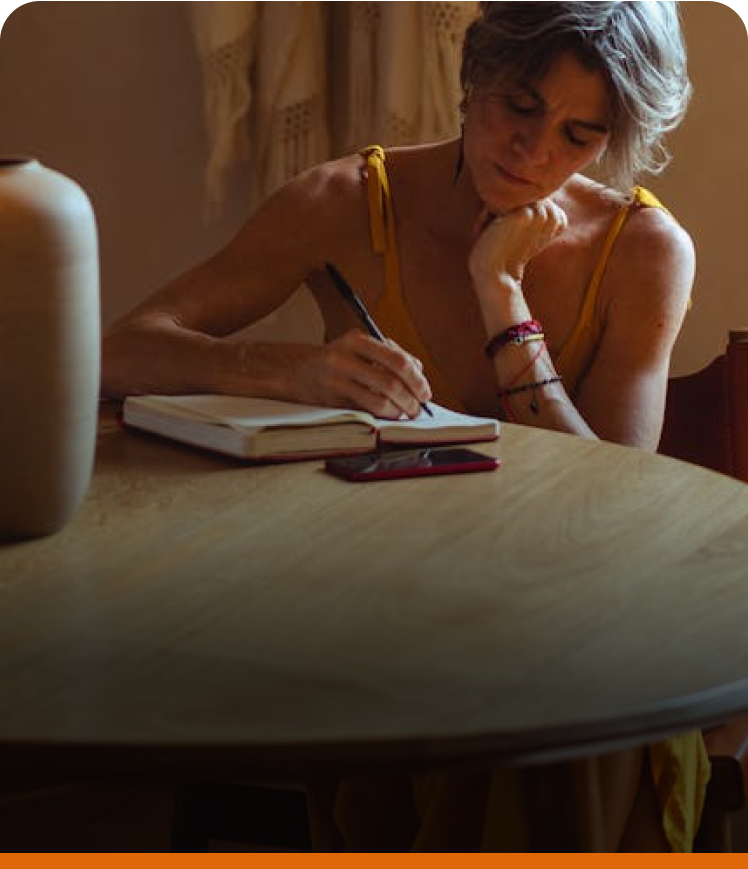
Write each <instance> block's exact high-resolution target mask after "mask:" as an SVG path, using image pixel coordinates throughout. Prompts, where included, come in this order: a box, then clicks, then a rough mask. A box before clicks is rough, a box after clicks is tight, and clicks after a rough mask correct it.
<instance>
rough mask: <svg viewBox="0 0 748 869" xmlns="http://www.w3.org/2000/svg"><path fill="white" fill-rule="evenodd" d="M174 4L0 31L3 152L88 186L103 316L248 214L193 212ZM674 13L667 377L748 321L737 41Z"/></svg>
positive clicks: (735, 26) (185, 85)
mask: <svg viewBox="0 0 748 869" xmlns="http://www.w3.org/2000/svg"><path fill="white" fill-rule="evenodd" d="M184 6H185V4H183V3H181V2H164V3H160V2H155V3H145V2H142V3H138V2H134V3H128V2H117V3H110V2H106V3H97V2H80V3H79V2H43V3H29V4H26V5H25V6H22V7H19V8H18V9H17V10H16V11H15V12H13V14H12V15H11V16H10V18H9V19H8V21H7V22H6V24H5V26H4V27H3V31H2V35H1V36H0V152H6V153H7V152H18V151H21V152H25V153H32V154H34V155H36V156H38V157H39V158H40V159H41V160H42V161H43V162H44V163H46V164H47V165H49V166H52V167H54V168H57V169H59V170H60V171H62V172H65V173H66V174H68V175H70V176H71V177H73V178H75V179H77V180H78V181H79V182H80V183H81V184H82V185H83V186H84V188H85V189H86V190H87V191H88V193H89V195H90V196H91V199H92V201H93V203H94V206H95V208H96V212H97V216H98V221H99V231H100V237H101V250H102V296H103V298H102V307H103V316H104V319H105V321H106V322H109V321H111V320H112V319H113V318H114V317H116V316H117V315H118V314H120V313H121V312H123V311H124V310H126V309H127V308H129V307H131V306H132V305H133V304H135V303H136V302H137V301H138V300H139V299H141V298H143V297H144V296H145V295H147V294H148V293H149V292H150V291H151V290H152V289H154V288H155V287H156V286H158V285H159V284H160V283H162V282H163V281H164V280H166V279H167V278H168V277H169V276H171V275H173V274H175V273H177V272H178V271H181V270H182V269H183V268H186V267H187V266H188V265H190V264H191V263H193V262H195V261H197V260H199V259H201V258H203V257H204V256H206V255H208V254H209V253H210V252H211V251H212V250H214V249H215V248H216V247H217V246H219V245H220V244H221V243H222V242H223V241H225V240H226V239H227V238H228V237H229V236H230V235H231V234H232V233H233V231H234V230H235V229H236V227H237V226H238V225H239V223H240V221H241V219H242V217H243V215H244V211H245V208H244V206H243V203H242V196H241V190H239V189H237V190H235V191H234V192H233V194H232V198H231V200H230V202H229V203H228V204H227V208H226V210H225V213H224V215H223V216H222V218H221V220H220V221H218V222H217V223H214V224H211V225H209V226H207V225H206V224H205V223H204V221H203V219H202V187H201V185H202V166H203V161H204V158H205V144H204V139H203V128H202V116H201V106H200V97H199V94H200V76H199V69H198V66H197V62H196V58H195V55H194V52H193V50H192V43H191V37H190V33H189V30H188V25H187V17H186V11H185V8H184ZM683 8H684V21H685V25H686V31H687V36H688V40H689V45H690V53H691V70H692V77H693V79H694V82H695V85H696V96H695V99H694V103H693V109H692V112H691V114H690V116H689V118H688V120H687V122H686V124H685V125H684V127H683V128H682V129H681V130H679V131H678V133H677V134H676V135H675V136H674V138H673V143H672V144H673V151H674V153H675V154H676V160H675V162H674V163H673V165H672V167H671V168H670V169H669V170H668V171H667V173H666V174H665V175H664V176H662V177H661V178H659V179H656V181H654V182H653V183H652V186H653V187H654V188H655V190H656V192H658V193H659V194H660V195H661V196H662V198H663V199H664V200H665V201H666V202H667V203H668V204H669V205H670V206H671V207H672V209H673V211H674V212H675V213H676V214H677V215H678V217H679V218H680V219H681V220H682V222H683V223H684V224H685V225H686V227H687V228H688V229H689V230H690V231H691V233H692V235H693V236H694V239H695V241H696V245H697V249H698V255H699V274H698V279H697V286H696V291H695V303H696V304H695V307H694V310H693V312H692V314H691V315H690V316H689V320H688V323H687V325H686V328H685V330H684V332H683V335H682V337H681V339H680V340H679V343H678V347H677V349H676V355H675V365H674V367H675V368H676V370H686V369H689V368H694V367H697V366H698V365H701V364H703V363H704V362H706V361H707V360H708V359H709V358H710V357H711V355H713V354H714V353H715V352H716V351H717V350H718V348H719V346H720V342H721V340H722V336H723V334H724V332H725V330H726V329H727V328H729V327H730V326H734V325H748V240H746V239H745V236H746V234H748V159H747V158H746V156H745V150H746V142H748V37H747V36H746V31H745V26H744V25H743V23H742V21H741V19H740V18H739V16H738V15H737V13H735V12H734V11H733V10H732V9H730V7H728V6H725V5H723V4H720V3H711V2H694V0H690V2H686V3H684V4H683ZM299 310H303V311H304V312H307V311H308V309H307V308H306V307H304V306H303V305H302V307H301V309H299V308H298V307H296V308H294V309H293V311H294V312H296V313H298V311H299Z"/></svg>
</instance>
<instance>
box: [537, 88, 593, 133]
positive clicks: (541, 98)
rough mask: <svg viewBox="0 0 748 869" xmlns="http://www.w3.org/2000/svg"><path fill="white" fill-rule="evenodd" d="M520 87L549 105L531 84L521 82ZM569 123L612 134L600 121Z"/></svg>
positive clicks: (543, 104)
mask: <svg viewBox="0 0 748 869" xmlns="http://www.w3.org/2000/svg"><path fill="white" fill-rule="evenodd" d="M520 87H521V88H522V90H525V91H527V93H528V94H529V95H530V96H531V97H532V98H533V99H534V100H537V102H538V103H540V105H542V106H546V105H547V103H546V101H545V100H544V99H543V96H542V94H540V93H538V91H537V90H536V89H535V88H534V87H533V86H532V85H531V84H529V83H528V82H526V81H523V82H520ZM569 123H571V124H574V126H575V127H582V128H583V129H585V130H589V131H590V132H591V133H599V134H600V135H601V136H607V135H608V134H609V133H610V127H609V126H608V125H607V124H602V123H599V122H598V121H583V120H581V119H580V118H572V119H571V121H569Z"/></svg>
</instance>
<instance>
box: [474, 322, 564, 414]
mask: <svg viewBox="0 0 748 869" xmlns="http://www.w3.org/2000/svg"><path fill="white" fill-rule="evenodd" d="M535 341H540V342H542V343H541V346H540V349H539V350H538V352H537V353H535V354H534V355H533V357H532V359H531V360H530V361H529V363H528V364H527V365H525V367H524V368H522V369H521V370H520V371H519V373H518V374H517V375H516V377H515V378H514V379H513V380H512V382H511V383H510V384H509V385H508V387H507V388H506V389H500V390H499V391H498V393H497V394H498V397H499V399H500V400H501V403H502V405H503V407H504V412H505V413H506V416H507V418H508V419H509V421H510V422H515V421H516V419H515V416H514V414H513V413H512V409H511V407H510V406H509V403H508V402H507V400H506V399H507V398H509V397H510V396H512V395H518V394H520V393H522V392H532V398H531V400H530V410H531V411H532V412H533V413H534V414H538V413H540V404H539V403H538V395H537V392H538V390H539V389H542V388H543V387H545V386H550V385H551V384H553V383H560V382H561V377H559V376H557V375H554V376H553V377H546V378H545V379H543V380H535V381H533V382H532V383H523V384H520V385H516V384H517V382H518V381H519V380H521V379H522V377H523V376H524V375H525V374H527V373H528V372H529V371H530V370H531V369H532V368H533V367H534V366H535V363H536V362H537V361H538V359H539V358H540V356H541V354H542V353H543V351H544V350H546V346H545V333H544V332H543V326H542V324H541V323H540V321H538V320H526V321H525V322H523V323H518V324H517V325H516V326H510V327H509V328H508V329H505V330H504V331H503V332H500V333H499V334H498V335H496V336H494V337H493V338H491V340H490V341H489V342H488V343H487V344H486V346H485V350H484V352H485V354H486V356H487V357H488V358H489V359H491V360H493V359H494V357H495V356H496V354H497V353H498V352H499V351H500V350H501V349H502V348H504V347H507V346H509V345H514V346H521V345H523V344H528V343H530V342H535Z"/></svg>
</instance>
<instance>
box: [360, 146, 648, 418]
mask: <svg viewBox="0 0 748 869" xmlns="http://www.w3.org/2000/svg"><path fill="white" fill-rule="evenodd" d="M361 154H362V156H363V157H365V158H366V168H367V190H368V199H369V226H370V230H371V243H372V249H373V250H374V252H375V253H376V254H377V255H379V256H382V257H383V258H384V273H385V290H384V294H383V295H382V297H381V298H380V299H379V301H378V302H377V304H376V306H375V308H374V311H373V314H374V319H375V320H376V322H377V323H378V324H379V325H380V328H381V329H382V331H383V332H384V334H385V335H387V336H388V337H391V338H392V339H393V340H395V341H396V342H397V343H398V344H400V345H401V346H402V347H404V348H405V349H406V350H408V352H410V353H412V354H413V355H414V356H416V357H417V358H418V359H420V360H421V362H422V363H423V368H424V374H425V375H426V377H427V379H428V381H429V383H430V384H431V388H432V390H433V393H434V401H436V402H438V403H439V404H443V405H446V406H447V407H451V408H453V409H454V410H464V409H465V408H464V406H463V404H462V402H461V401H460V399H459V397H458V396H457V394H456V393H455V390H454V388H453V387H452V385H451V384H450V382H449V380H448V379H447V377H446V376H445V375H444V374H443V373H442V372H441V371H439V369H438V368H437V367H436V365H435V364H434V362H433V359H432V357H431V354H430V353H429V351H428V348H427V347H426V345H425V343H424V341H423V339H422V338H421V336H420V334H419V333H418V330H417V329H416V327H415V324H414V322H413V318H412V316H411V313H410V311H409V310H408V305H407V302H406V300H405V297H404V295H403V291H402V281H401V274H400V259H399V254H398V244H397V229H396V225H395V210H394V203H393V197H392V191H391V189H390V183H389V179H388V177H387V169H386V166H385V155H384V150H383V149H382V148H381V147H380V146H379V145H371V146H370V147H368V148H365V149H364V150H363V151H362V152H361ZM639 207H650V208H664V206H663V205H662V203H660V202H659V200H658V199H657V198H656V197H655V196H654V195H653V194H652V193H650V192H649V191H648V190H645V189H644V188H643V187H635V188H634V190H633V196H632V200H631V202H630V203H629V204H627V205H625V206H624V207H623V208H621V209H620V211H619V212H618V213H617V214H616V216H615V218H614V220H613V222H612V224H611V227H610V230H609V231H608V235H607V238H606V239H605V244H604V246H603V251H602V254H601V256H600V260H599V261H598V263H597V265H596V267H595V271H594V274H593V276H592V280H591V281H590V284H589V287H588V288H587V291H586V293H585V295H584V300H583V303H582V307H581V310H580V314H579V319H578V320H577V323H576V325H575V327H574V329H573V330H572V332H571V334H570V335H569V336H568V337H567V339H566V340H565V341H564V344H563V346H562V347H561V348H560V349H559V351H558V352H557V353H556V355H555V357H554V360H553V361H554V365H555V366H556V369H557V371H558V373H559V374H560V375H561V376H562V377H563V378H564V384H565V386H566V389H567V390H568V392H569V393H570V394H572V395H573V393H574V392H575V390H576V387H577V385H578V384H579V382H580V381H581V379H582V377H583V376H584V374H585V372H586V371H587V369H588V368H589V366H590V364H591V362H592V360H593V358H594V356H595V352H596V351H597V347H598V345H599V343H600V339H601V336H602V323H601V322H600V319H599V317H598V305H597V301H598V296H599V293H600V286H601V284H602V281H603V277H604V275H605V270H606V268H607V265H608V260H609V259H610V255H611V252H612V250H613V247H614V246H615V243H616V240H617V238H618V236H619V234H620V232H621V230H622V229H623V226H624V224H625V223H626V220H627V218H628V216H629V214H631V212H632V211H633V210H635V209H636V208H639Z"/></svg>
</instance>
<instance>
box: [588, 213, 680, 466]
mask: <svg viewBox="0 0 748 869" xmlns="http://www.w3.org/2000/svg"><path fill="white" fill-rule="evenodd" d="M694 270H695V256H694V249H693V244H692V242H691V239H690V237H689V236H688V233H687V232H686V231H685V230H684V229H683V228H682V227H680V226H679V225H678V224H677V223H676V221H675V220H674V219H673V218H672V217H671V216H670V215H668V214H667V213H666V212H664V211H662V210H660V209H655V208H646V209H641V210H638V211H636V212H634V213H633V214H632V215H631V216H630V218H629V220H628V222H627V224H626V226H625V227H624V229H623V231H622V233H621V236H620V237H619V239H618V242H617V244H616V247H615V248H614V251H613V253H612V254H611V258H610V261H609V263H608V268H607V271H606V275H605V279H604V283H603V286H602V288H601V292H602V295H601V299H600V303H601V309H602V310H601V315H602V317H603V323H604V329H603V337H602V340H601V343H600V346H599V348H598V350H597V353H596V355H595V359H594V361H593V363H592V366H591V368H590V370H589V371H588V373H587V375H586V376H585V378H584V380H583V381H582V383H581V384H580V386H579V389H578V392H577V395H576V397H575V404H576V407H577V410H578V411H579V413H580V415H581V416H582V417H583V418H584V419H585V420H586V421H587V423H588V424H589V426H590V428H591V429H592V430H593V431H594V433H595V434H596V435H597V436H598V437H600V438H603V439H604V440H609V441H614V442H617V443H622V444H628V445H630V446H636V447H640V448H642V449H647V450H656V449H657V446H658V443H659V439H660V433H661V429H662V419H663V414H664V409H665V398H666V392H667V381H668V375H669V371H670V356H671V353H672V350H673V345H674V343H675V339H676V338H677V336H678V333H679V332H680V329H681V326H682V324H683V319H684V316H685V314H686V310H687V308H688V302H689V299H690V296H691V290H692V286H693V279H694Z"/></svg>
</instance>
